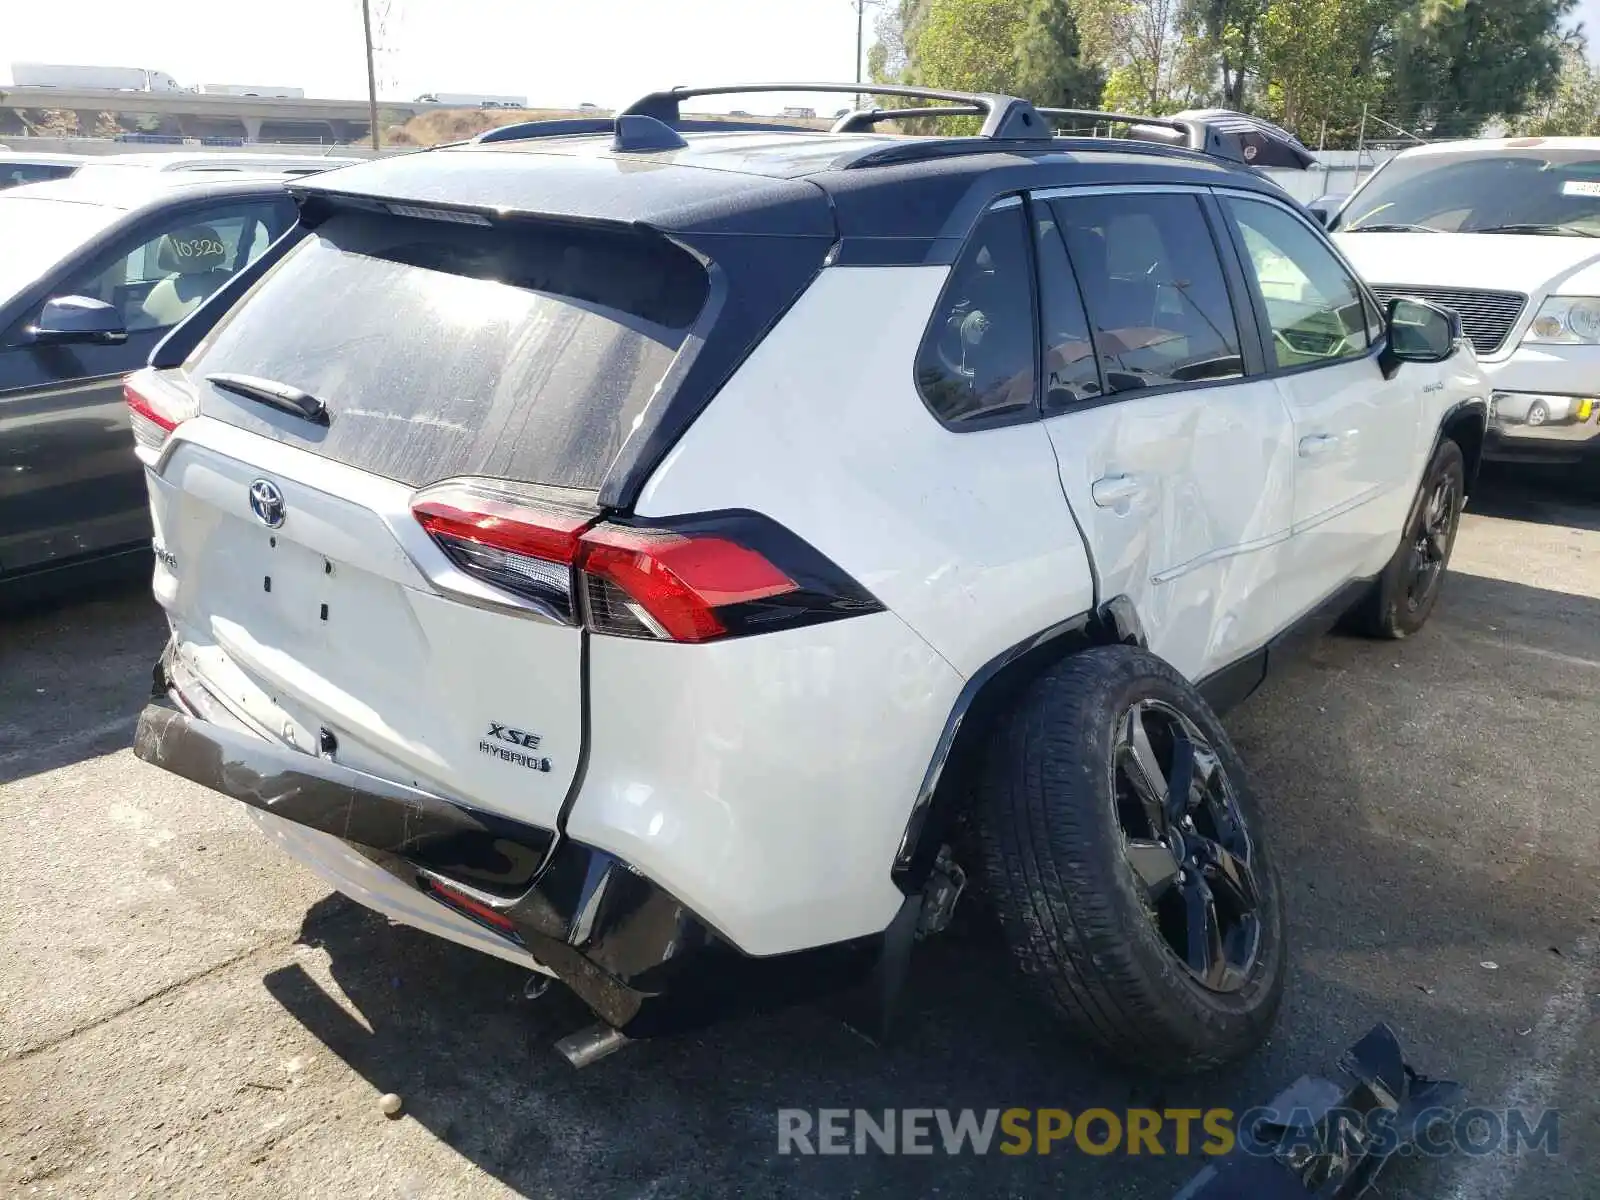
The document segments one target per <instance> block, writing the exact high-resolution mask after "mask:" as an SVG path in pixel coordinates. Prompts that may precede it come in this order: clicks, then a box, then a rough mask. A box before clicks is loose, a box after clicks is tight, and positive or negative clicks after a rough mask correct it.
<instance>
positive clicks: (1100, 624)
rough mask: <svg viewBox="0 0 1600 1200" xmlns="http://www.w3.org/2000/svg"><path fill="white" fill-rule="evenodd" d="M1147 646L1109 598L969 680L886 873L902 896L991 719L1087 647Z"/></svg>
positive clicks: (915, 884)
mask: <svg viewBox="0 0 1600 1200" xmlns="http://www.w3.org/2000/svg"><path fill="white" fill-rule="evenodd" d="M1119 644H1121V645H1132V646H1144V645H1146V641H1145V634H1144V628H1143V626H1142V625H1141V624H1140V621H1139V614H1138V612H1137V611H1136V610H1135V608H1134V604H1133V601H1132V600H1131V599H1130V598H1129V597H1127V596H1123V595H1119V596H1114V597H1112V598H1111V599H1110V600H1107V601H1105V602H1104V603H1103V604H1100V605H1098V606H1096V607H1095V608H1094V609H1092V610H1090V611H1089V612H1083V613H1077V614H1076V615H1074V616H1071V617H1068V618H1066V619H1065V620H1063V621H1058V622H1056V623H1055V624H1054V625H1051V626H1048V627H1047V628H1045V629H1041V630H1040V631H1039V632H1038V633H1035V634H1033V635H1032V636H1030V637H1027V638H1024V639H1023V640H1022V641H1020V642H1018V643H1017V644H1016V645H1014V646H1011V647H1009V648H1007V649H1006V650H1003V651H1001V652H1000V653H999V654H997V655H995V657H994V658H992V659H990V660H989V661H988V662H987V663H985V664H984V665H983V666H982V667H980V668H979V669H978V670H977V671H975V672H973V674H972V675H971V677H970V678H968V680H967V682H966V685H965V686H964V687H962V689H961V692H960V694H959V695H958V696H957V697H956V702H955V704H954V706H953V707H952V708H951V710H950V715H949V716H948V717H947V718H946V719H945V723H944V729H943V730H942V731H941V732H940V734H939V740H938V742H937V743H936V744H935V746H934V751H933V757H932V758H931V760H930V761H929V763H928V768H927V770H926V771H925V772H924V774H923V777H922V785H921V787H919V788H918V789H917V796H916V800H915V801H914V802H913V804H912V807H911V815H910V816H909V817H908V818H907V820H906V827H905V832H904V833H903V834H902V835H901V838H900V848H899V850H898V851H897V852H896V854H895V858H894V865H893V867H892V868H891V871H890V875H891V877H892V878H893V880H894V883H895V886H896V887H898V888H899V889H900V890H901V891H902V892H903V893H905V894H906V895H908V896H909V895H916V894H918V893H920V892H921V891H922V889H923V887H924V886H925V885H926V883H927V881H928V876H929V875H930V874H931V872H932V870H933V863H934V859H935V858H937V857H938V853H939V847H940V846H941V845H942V844H943V843H944V841H945V839H946V836H947V834H948V833H949V832H950V829H951V826H952V823H953V822H954V821H955V819H956V817H957V816H959V814H960V811H961V806H962V796H963V795H964V794H965V793H966V792H967V790H968V788H969V786H970V780H971V771H972V770H973V768H974V766H975V765H976V762H977V759H978V752H979V751H980V750H981V748H982V744H983V738H984V734H985V731H986V729H987V727H988V725H989V723H990V720H991V719H992V718H993V717H994V716H995V715H996V714H997V713H998V712H999V711H1000V709H1001V708H1003V707H1004V705H1005V704H1006V703H1007V702H1008V701H1010V700H1011V699H1013V698H1014V697H1015V696H1016V695H1017V694H1018V693H1019V692H1020V691H1021V690H1022V689H1023V688H1024V687H1026V686H1027V684H1028V683H1029V682H1030V681H1031V680H1033V679H1034V678H1035V677H1036V676H1037V675H1038V674H1039V672H1040V671H1042V670H1044V669H1045V667H1047V666H1049V665H1050V664H1051V663H1053V662H1055V661H1057V660H1058V659H1060V658H1062V657H1064V656H1066V655H1068V654H1074V653H1077V652H1078V651H1080V650H1087V649H1089V648H1090V647H1092V646H1112V645H1119Z"/></svg>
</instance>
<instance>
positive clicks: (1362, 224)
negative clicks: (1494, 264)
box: [1337, 149, 1600, 237]
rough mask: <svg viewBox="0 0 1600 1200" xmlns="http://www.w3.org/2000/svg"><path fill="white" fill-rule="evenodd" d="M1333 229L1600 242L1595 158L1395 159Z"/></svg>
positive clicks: (1526, 154) (1577, 153)
mask: <svg viewBox="0 0 1600 1200" xmlns="http://www.w3.org/2000/svg"><path fill="white" fill-rule="evenodd" d="M1337 228H1339V229H1341V230H1343V231H1344V232H1345V233H1391V232H1398V231H1412V230H1414V231H1436V232H1448V233H1528V234H1543V235H1546V236H1551V237H1600V152H1597V151H1593V150H1539V149H1528V150H1504V151H1497V152H1495V153H1493V154H1486V153H1481V152H1479V153H1474V154H1472V155H1471V156H1470V157H1467V156H1457V155H1433V154H1419V155H1417V156H1416V157H1414V158H1404V157H1402V158H1397V159H1394V160H1393V161H1392V162H1390V163H1389V164H1388V165H1387V166H1386V167H1384V168H1383V169H1382V170H1381V171H1379V172H1378V173H1377V174H1376V175H1374V176H1373V177H1372V179H1371V180H1370V181H1369V182H1368V184H1367V186H1366V187H1364V188H1362V189H1361V190H1360V191H1359V192H1357V193H1356V194H1355V196H1354V197H1352V198H1351V200H1350V203H1349V204H1347V205H1346V206H1345V209H1344V212H1343V213H1341V214H1340V218H1339V223H1338V226H1337Z"/></svg>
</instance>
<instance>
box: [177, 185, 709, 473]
mask: <svg viewBox="0 0 1600 1200" xmlns="http://www.w3.org/2000/svg"><path fill="white" fill-rule="evenodd" d="M706 286H707V284H706V276H705V272H704V270H703V269H702V268H701V266H700V265H699V263H697V262H696V261H695V260H694V259H693V258H691V257H690V256H689V255H688V254H687V253H685V252H683V251H681V250H679V249H678V248H677V247H675V246H673V245H672V244H670V243H668V242H666V241H664V240H662V239H660V238H659V237H656V236H654V235H650V234H644V233H633V232H630V231H610V230H597V229H584V228H580V227H577V226H560V225H554V224H548V225H535V224H532V223H526V224H517V225H512V224H505V225H496V226H494V227H491V228H484V227H478V226H473V225H458V224H450V223H446V222H443V221H438V220H432V219H418V218H401V217H387V216H377V215H372V214H349V215H338V216H334V217H332V218H330V219H329V220H328V221H326V222H325V223H323V224H322V225H320V226H319V227H318V228H317V229H316V231H315V232H314V233H313V234H312V235H311V236H310V237H308V238H307V239H306V241H305V242H303V243H302V244H301V245H300V246H298V247H296V248H295V249H294V250H293V251H292V252H291V253H290V254H289V255H288V256H287V257H286V258H285V259H284V261H283V262H282V263H280V264H278V265H277V266H276V267H274V268H273V270H272V271H271V272H270V273H269V274H268V275H267V277H266V278H265V279H263V280H262V281H261V282H260V283H259V284H258V285H257V286H256V289H255V291H254V292H253V293H252V294H251V295H250V296H249V297H247V299H246V300H245V301H244V303H243V304H242V305H241V306H240V307H239V308H238V309H237V310H235V312H234V313H233V314H231V315H230V316H229V318H228V319H227V320H226V321H225V322H224V324H222V325H221V326H220V327H219V328H218V329H217V330H216V331H214V332H213V333H212V335H211V336H210V337H209V338H208V339H207V340H206V341H205V342H204V343H202V344H201V346H200V347H199V348H198V349H197V351H196V353H195V355H194V357H193V358H192V359H191V360H190V362H189V364H188V369H189V371H190V373H191V374H192V375H193V376H195V377H196V379H197V380H198V379H202V378H204V377H205V376H207V375H211V374H215V373H218V372H227V373H231V374H237V375H252V376H258V377H262V378H265V379H270V380H274V381H276V382H278V383H283V384H289V385H291V386H293V387H296V388H299V389H301V390H303V391H306V392H310V393H311V394H312V395H314V396H317V397H319V398H320V399H321V400H322V401H323V402H324V403H325V404H326V405H327V406H328V411H329V415H330V423H329V427H328V428H326V429H323V428H320V427H318V426H315V425H311V424H308V423H305V422H303V421H300V420H298V419H297V418H295V417H292V416H288V415H285V414H282V413H279V412H276V411H275V410H273V409H270V408H267V407H264V406H259V405H254V404H252V403H251V402H250V401H248V400H239V399H236V398H234V397H232V396H229V395H228V394H226V393H223V392H220V391H217V390H215V389H202V394H203V399H202V410H203V411H204V412H206V413H207V414H208V415H211V416H216V417H219V418H221V419H223V420H226V421H228V422H229V423H231V424H234V425H239V426H242V427H244V428H248V429H252V430H254V431H256V432H261V433H266V434H268V435H270V436H273V437H277V438H279V439H280V440H283V441H286V442H290V443H292V444H295V445H299V446H302V447H304V448H305V449H307V450H310V451H312V452H314V453H317V454H321V455H323V456H325V457H328V458H334V459H337V460H339V461H340V462H344V463H348V464H350V465H352V466H355V467H358V468H360V469H362V470H366V471H372V472H374V473H376V474H379V475H384V476H387V477H389V478H391V479H397V480H399V481H401V482H403V483H408V484H413V485H421V484H424V483H429V482H432V481H434V480H438V479H443V478H447V477H449V476H452V475H467V474H479V475H489V476H494V477H499V478H510V479H520V480H527V481H529V482H534V483H544V484H553V485H560V486H565V487H577V488H595V487H598V486H599V485H600V482H601V480H602V479H603V478H604V476H605V473H606V470H607V468H608V467H609V466H610V464H611V462H612V460H613V459H614V458H615V457H616V454H617V451H618V449H620V447H621V445H622V443H623V440H624V439H625V438H626V437H627V435H628V433H629V431H630V430H631V429H632V428H633V426H634V424H635V422H636V421H637V419H638V417H639V415H640V413H641V412H642V411H643V409H644V407H645V405H646V404H647V403H648V402H649V400H650V398H651V396H652V394H653V393H654V391H655V389H656V387H657V385H658V384H659V383H660V382H661V379H662V377H663V376H664V375H665V374H666V372H667V369H668V367H669V366H670V365H671V363H672V359H673V357H674V355H675V354H676V353H677V351H678V348H679V346H680V345H681V344H682V342H683V338H684V334H685V331H686V330H687V329H688V328H689V327H690V326H691V325H692V324H693V322H694V320H695V318H696V316H697V315H698V314H699V311H700V309H701V306H702V305H703V304H704V302H705V296H706Z"/></svg>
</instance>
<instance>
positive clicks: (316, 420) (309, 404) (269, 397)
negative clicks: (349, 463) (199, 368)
mask: <svg viewBox="0 0 1600 1200" xmlns="http://www.w3.org/2000/svg"><path fill="white" fill-rule="evenodd" d="M206 382H207V383H209V384H211V385H212V386H213V387H218V388H221V389H222V390H223V391H225V392H232V393H233V394H234V395H236V396H243V397H244V398H245V399H246V400H255V401H258V402H260V403H262V404H265V405H268V406H269V407H271V408H275V409H277V410H278V411H279V412H286V413H289V414H290V415H292V416H296V417H301V418H303V419H304V420H307V421H310V422H311V423H312V424H313V425H326V424H327V423H328V406H327V405H326V404H324V403H323V402H322V401H321V400H319V399H317V397H315V396H313V395H312V394H311V393H310V392H302V391H301V390H300V389H299V388H297V387H291V386H290V385H289V384H287V383H279V382H278V381H277V380H275V379H257V378H256V377H255V376H254V375H207V376H206Z"/></svg>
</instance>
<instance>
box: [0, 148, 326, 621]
mask: <svg viewBox="0 0 1600 1200" xmlns="http://www.w3.org/2000/svg"><path fill="white" fill-rule="evenodd" d="M127 174H128V175H129V176H130V178H120V177H119V178H115V179H111V180H101V179H91V178H90V175H89V173H85V174H84V175H83V176H81V177H78V178H71V179H63V180H59V181H57V182H52V183H39V184H30V185H27V186H24V187H19V188H13V189H11V190H9V191H5V192H0V600H14V599H16V598H17V597H18V596H23V595H26V596H33V595H36V594H39V593H42V592H50V591H54V590H56V589H57V588H58V587H60V586H63V585H67V584H68V583H69V581H70V580H73V579H82V578H85V577H87V576H89V575H91V574H99V573H101V572H102V571H104V570H107V569H109V570H118V569H137V568H138V566H139V564H140V563H141V562H143V561H146V560H148V556H149V554H150V517H149V510H148V501H147V498H146V496H145V487H144V472H143V469H142V468H141V467H140V465H139V463H138V460H137V459H135V457H134V454H133V437H132V434H131V433H130V431H129V427H128V415H127V408H126V405H125V404H124V402H123V398H122V377H123V376H124V375H125V374H127V373H128V372H129V371H132V370H135V369H137V368H138V367H140V366H142V365H144V362H145V360H146V359H147V358H148V357H149V356H150V351H151V350H152V349H153V348H154V346H155V344H156V343H157V342H158V341H160V340H161V338H162V337H164V336H165V335H166V333H167V332H168V331H169V330H170V329H171V328H172V327H173V326H174V325H176V324H177V323H178V322H179V321H181V320H182V319H183V318H184V317H185V316H187V315H188V314H189V313H190V312H192V311H193V310H194V309H195V308H196V307H198V305H199V304H200V302H201V301H203V300H204V299H205V298H206V297H208V296H210V295H211V294H212V293H213V292H215V291H216V290H217V289H218V288H219V287H221V286H222V285H223V284H224V283H225V282H227V280H228V279H229V278H230V277H231V276H232V275H233V273H234V272H235V271H237V270H239V269H240V268H241V267H243V266H244V265H245V264H247V263H249V262H250V261H252V260H253V259H255V258H256V257H257V256H258V255H260V254H261V253H262V252H263V251H264V250H265V249H266V248H267V246H268V245H269V244H270V243H271V242H272V241H273V240H274V239H275V238H277V237H278V235H279V234H281V233H283V232H284V231H285V230H286V229H288V228H289V227H290V226H291V225H292V224H293V223H294V220H295V209H294V205H293V203H292V202H291V201H290V199H289V197H288V195H287V194H286V193H285V191H284V189H283V178H282V177H281V176H255V177H251V176H238V175H229V176H227V177H225V178H220V177H218V176H216V175H202V174H191V173H188V172H172V173H167V172H160V171H150V172H128V173H127ZM91 568H93V570H91Z"/></svg>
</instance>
